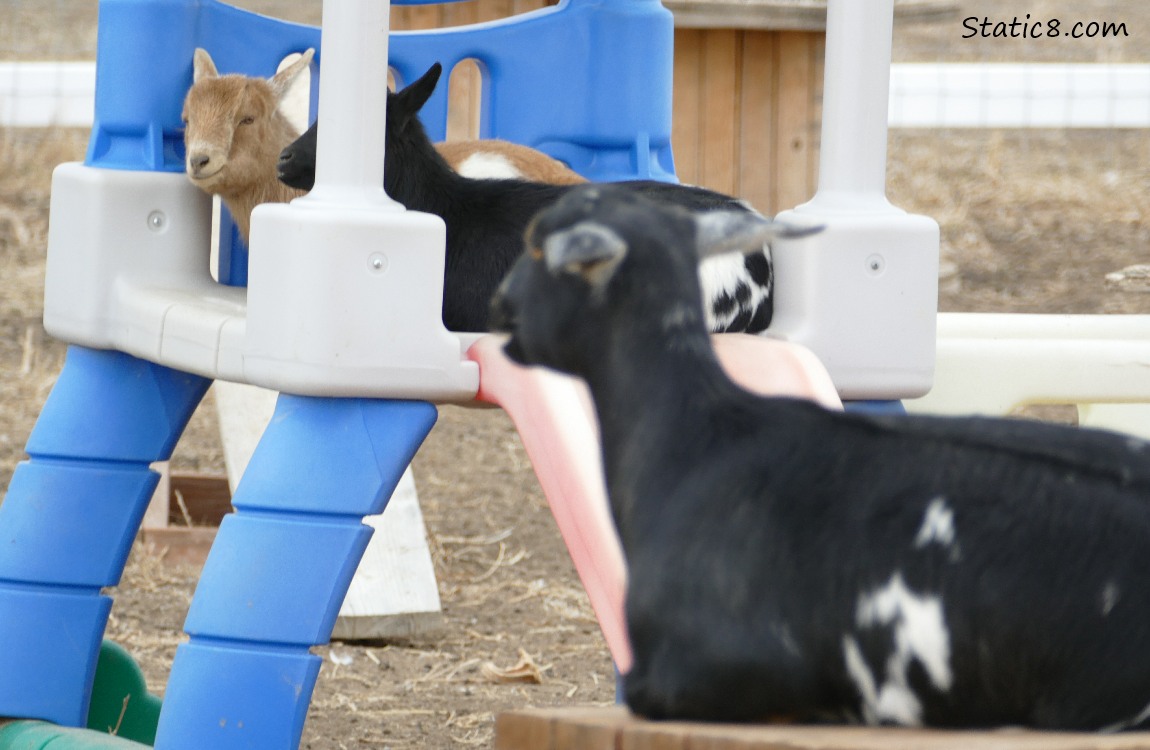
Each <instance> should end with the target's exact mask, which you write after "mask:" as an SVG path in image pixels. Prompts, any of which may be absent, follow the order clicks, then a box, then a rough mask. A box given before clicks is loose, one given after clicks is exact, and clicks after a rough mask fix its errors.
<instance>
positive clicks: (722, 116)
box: [699, 29, 742, 194]
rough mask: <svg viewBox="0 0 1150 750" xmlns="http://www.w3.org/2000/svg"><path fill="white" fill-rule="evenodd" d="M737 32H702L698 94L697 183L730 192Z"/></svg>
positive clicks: (735, 128) (736, 131)
mask: <svg viewBox="0 0 1150 750" xmlns="http://www.w3.org/2000/svg"><path fill="white" fill-rule="evenodd" d="M740 47H741V40H740V32H738V31H736V30H735V29H708V30H706V31H704V32H703V69H702V70H703V73H702V81H701V84H702V89H701V93H700V100H701V101H700V104H701V115H702V118H703V121H702V122H703V125H702V131H703V132H702V139H701V146H702V174H701V175H700V180H699V184H701V185H704V186H706V187H709V188H711V189H712V190H718V191H719V192H721V193H728V194H733V193H734V192H735V191H736V190H737V189H738V186H737V182H736V175H737V168H736V163H735V160H736V157H737V155H738V152H737V149H736V147H735V144H736V143H737V141H738V139H739V124H740V123H739V95H740V90H741V88H742V86H741V85H740V84H741V81H740V79H739V76H738V75H737V72H738V63H739V56H740Z"/></svg>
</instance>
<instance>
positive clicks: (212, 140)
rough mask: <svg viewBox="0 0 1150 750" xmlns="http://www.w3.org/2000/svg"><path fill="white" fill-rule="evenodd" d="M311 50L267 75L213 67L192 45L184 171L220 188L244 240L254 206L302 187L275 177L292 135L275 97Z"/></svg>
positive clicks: (207, 187)
mask: <svg viewBox="0 0 1150 750" xmlns="http://www.w3.org/2000/svg"><path fill="white" fill-rule="evenodd" d="M314 54H315V50H312V49H309V50H308V51H307V52H304V53H303V55H301V56H300V58H299V59H298V60H296V61H295V62H293V63H292V64H291V65H289V66H287V67H286V68H284V69H283V70H281V71H280V72H278V73H276V74H275V75H274V76H272V77H271V78H267V79H264V78H258V77H249V76H244V75H238V74H228V75H220V74H219V73H218V72H217V71H216V65H215V63H214V62H213V61H212V58H211V55H209V54H208V52H207V50H203V49H197V50H196V53H195V56H194V58H193V65H192V67H193V79H192V87H191V89H189V90H188V94H187V97H185V99H184V113H183V120H184V127H185V130H184V146H185V150H186V151H187V161H186V164H185V166H186V168H187V173H188V179H190V180H191V181H192V184H194V185H195V186H196V187H198V188H200V189H201V190H203V191H204V192H205V193H209V194H211V195H218V196H220V199H221V200H223V202H224V204H225V205H226V206H227V207H228V210H229V211H231V214H232V217H233V218H234V219H235V222H236V226H237V227H238V228H239V230H240V235H241V236H242V237H243V238H244V242H247V240H248V230H249V228H250V226H251V215H252V209H253V208H255V207H256V206H258V205H259V204H261V203H286V202H287V201H290V200H291V199H292V198H295V197H297V196H300V195H303V191H302V190H296V189H294V188H290V187H288V186H287V185H284V184H283V183H282V182H280V181H279V180H278V179H276V160H277V159H278V158H279V153H280V151H282V150H283V148H284V147H285V146H287V145H288V144H289V143H291V142H292V141H294V140H295V139H296V138H297V137H298V136H299V131H298V130H297V129H296V128H295V127H294V126H293V125H292V124H291V122H290V121H289V120H288V118H287V117H285V116H284V114H283V113H282V112H281V111H280V110H279V105H280V102H281V101H282V100H283V98H284V96H285V95H286V94H287V93H288V90H289V89H290V88H291V84H292V82H293V81H294V80H295V79H296V77H297V76H298V75H299V74H300V73H302V72H303V71H304V70H306V69H307V67H308V65H310V64H311V59H312V56H313V55H314Z"/></svg>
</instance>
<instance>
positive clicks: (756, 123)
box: [737, 31, 780, 216]
mask: <svg viewBox="0 0 1150 750" xmlns="http://www.w3.org/2000/svg"><path fill="white" fill-rule="evenodd" d="M777 37H778V35H777V34H775V33H774V32H770V31H747V32H745V33H744V36H743V58H742V70H741V71H740V72H741V74H742V92H743V94H742V96H743V103H742V108H741V111H740V117H741V118H742V126H741V128H740V132H741V133H742V137H741V138H740V139H739V186H738V191H737V195H738V196H739V197H740V198H743V199H744V200H746V201H749V202H750V203H751V205H753V206H754V207H755V208H757V209H759V211H761V212H762V213H764V214H766V215H767V216H771V215H773V214H775V213H777V212H778V211H779V208H780V206H778V205H777V203H776V199H775V180H776V172H775V163H774V158H773V157H774V140H775V108H776V101H777V99H776V96H777V91H778V85H777V84H778V78H777V76H776V72H777V61H776V55H777V52H778V44H777Z"/></svg>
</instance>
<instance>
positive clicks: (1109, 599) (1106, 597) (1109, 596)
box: [1098, 581, 1122, 617]
mask: <svg viewBox="0 0 1150 750" xmlns="http://www.w3.org/2000/svg"><path fill="white" fill-rule="evenodd" d="M1121 598H1122V590H1121V589H1119V588H1118V584H1117V583H1115V582H1114V581H1107V582H1106V585H1105V586H1103V587H1102V593H1101V594H1099V595H1098V600H1099V603H1100V604H1101V605H1102V616H1103V617H1106V616H1107V615H1109V614H1110V610H1112V609H1114V605H1115V604H1117V603H1118V600H1119V599H1121Z"/></svg>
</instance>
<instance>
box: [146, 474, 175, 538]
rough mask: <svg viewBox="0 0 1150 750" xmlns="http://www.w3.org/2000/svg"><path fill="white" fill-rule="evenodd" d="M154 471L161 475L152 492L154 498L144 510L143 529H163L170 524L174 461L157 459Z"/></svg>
mask: <svg viewBox="0 0 1150 750" xmlns="http://www.w3.org/2000/svg"><path fill="white" fill-rule="evenodd" d="M151 469H152V471H154V472H156V473H157V474H159V475H160V481H159V482H158V483H157V484H156V489H155V490H154V491H153V492H152V499H151V500H149V501H148V507H147V509H145V510H144V520H143V521H141V522H140V528H142V529H162V528H164V527H165V526H167V525H168V510H169V508H168V500H169V498H171V496H172V480H171V477H172V462H171V461H156V462H155V463H153V464H152V466H151Z"/></svg>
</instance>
